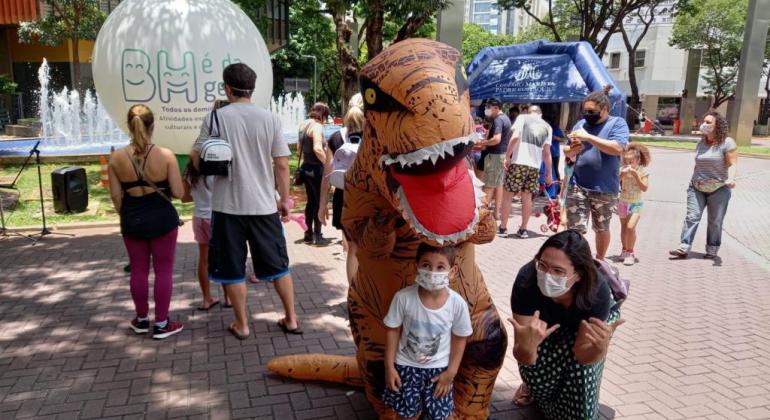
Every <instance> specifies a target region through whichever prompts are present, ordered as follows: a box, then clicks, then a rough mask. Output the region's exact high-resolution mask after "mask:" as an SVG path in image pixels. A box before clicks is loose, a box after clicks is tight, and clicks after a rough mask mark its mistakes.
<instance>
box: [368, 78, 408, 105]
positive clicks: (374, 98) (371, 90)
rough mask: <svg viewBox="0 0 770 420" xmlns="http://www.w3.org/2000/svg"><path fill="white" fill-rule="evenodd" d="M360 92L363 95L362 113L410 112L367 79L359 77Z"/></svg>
mask: <svg viewBox="0 0 770 420" xmlns="http://www.w3.org/2000/svg"><path fill="white" fill-rule="evenodd" d="M361 92H363V95H364V111H367V112H368V111H374V112H410V111H409V109H407V108H406V107H405V106H404V105H403V104H401V103H400V102H399V101H397V100H395V99H393V97H391V96H390V95H388V94H387V93H385V92H383V91H382V90H380V88H379V87H378V86H377V85H375V84H374V82H372V81H371V80H369V79H366V78H364V77H361Z"/></svg>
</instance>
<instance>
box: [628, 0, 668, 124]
mask: <svg viewBox="0 0 770 420" xmlns="http://www.w3.org/2000/svg"><path fill="white" fill-rule="evenodd" d="M662 1H663V0H651V1H650V4H648V5H647V6H646V7H643V8H640V9H638V10H636V12H634V13H633V14H632V15H630V17H632V18H634V23H633V24H627V22H626V21H624V22H623V23H621V24H620V35H621V37H622V39H623V44H624V45H625V47H626V52H627V53H628V82H629V84H630V85H631V104H630V105H631V106H632V107H633V108H634V109H636V108H639V107H640V106H641V102H640V96H639V85H638V83H637V82H636V51H637V49H638V48H639V45H640V44H641V43H642V40H643V39H644V37H645V35H647V31H648V30H649V29H650V26H651V25H652V24H653V23H654V22H655V16H656V7H657V6H658V5H659V4H660V3H661V2H662Z"/></svg>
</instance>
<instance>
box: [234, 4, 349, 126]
mask: <svg viewBox="0 0 770 420" xmlns="http://www.w3.org/2000/svg"><path fill="white" fill-rule="evenodd" d="M240 1H253V0H240ZM334 42H335V35H334V24H333V22H332V21H331V19H330V18H329V17H328V16H325V15H323V14H322V13H321V9H320V4H319V3H318V1H314V0H294V1H292V2H291V4H290V6H289V42H288V44H287V45H286V46H285V47H284V48H282V49H281V50H279V51H277V52H275V53H274V54H273V57H272V61H273V78H274V83H273V86H274V87H273V95H274V96H277V95H281V94H283V93H285V89H284V85H283V80H284V78H287V77H301V78H307V79H309V80H311V92H309V93H308V94H306V95H305V99H306V101H308V103H309V102H310V101H312V99H313V93H314V90H315V89H317V97H318V100H319V101H323V102H326V103H327V104H329V106H330V107H332V109H333V110H334V111H335V112H339V111H340V107H339V106H340V102H339V97H340V70H339V61H338V60H337V57H336V51H335V44H334ZM308 56H314V57H316V59H317V69H316V72H317V77H318V86H317V87H316V86H313V85H312V80H313V60H312V59H311V58H309V57H308Z"/></svg>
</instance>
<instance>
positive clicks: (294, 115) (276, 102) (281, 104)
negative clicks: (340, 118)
mask: <svg viewBox="0 0 770 420" xmlns="http://www.w3.org/2000/svg"><path fill="white" fill-rule="evenodd" d="M270 112H272V113H274V114H276V115H278V117H279V118H280V119H281V127H282V128H283V138H285V139H286V141H287V142H288V143H289V144H294V143H296V142H297V136H298V135H299V133H298V130H299V126H300V124H302V122H303V121H305V119H306V118H307V117H306V115H305V97H304V96H303V95H302V92H297V93H296V94H294V95H290V94H284V95H282V96H279V97H277V98H273V100H272V101H270ZM339 129H340V126H339V125H334V124H326V125H324V138H326V139H328V138H329V136H331V135H332V134H333V133H334V132H335V131H337V130H339Z"/></svg>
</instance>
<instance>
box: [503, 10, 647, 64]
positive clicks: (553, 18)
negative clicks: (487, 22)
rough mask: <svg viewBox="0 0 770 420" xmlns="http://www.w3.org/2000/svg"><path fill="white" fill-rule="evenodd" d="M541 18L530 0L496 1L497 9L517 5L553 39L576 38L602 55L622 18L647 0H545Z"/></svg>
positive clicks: (618, 27)
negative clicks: (546, 8) (544, 9)
mask: <svg viewBox="0 0 770 420" xmlns="http://www.w3.org/2000/svg"><path fill="white" fill-rule="evenodd" d="M546 1H547V4H548V11H547V12H546V13H545V14H544V16H543V17H541V16H538V15H537V14H536V13H535V11H533V10H532V0H499V1H498V4H499V5H500V8H501V9H513V8H518V9H521V10H523V11H524V12H525V13H527V14H528V15H529V16H531V17H532V18H533V19H534V20H535V21H536V22H537V23H538V24H539V25H540V26H542V27H544V28H546V29H547V30H548V31H550V33H551V35H552V38H551V37H549V38H551V39H553V40H554V41H557V42H561V41H567V40H569V39H572V38H577V39H579V40H581V41H586V42H588V43H590V44H591V45H592V46H593V47H594V50H595V51H596V53H597V54H598V55H599V57H601V56H603V55H604V52H605V51H606V49H607V45H608V44H609V42H610V38H611V37H612V35H613V34H615V33H617V32H618V31H619V30H620V25H621V24H622V23H623V20H624V19H625V18H626V17H627V16H628V15H629V14H631V13H633V12H635V11H636V10H639V9H640V8H641V7H644V6H646V5H647V4H649V3H650V1H651V0H584V1H573V0H546Z"/></svg>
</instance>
